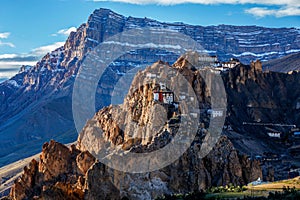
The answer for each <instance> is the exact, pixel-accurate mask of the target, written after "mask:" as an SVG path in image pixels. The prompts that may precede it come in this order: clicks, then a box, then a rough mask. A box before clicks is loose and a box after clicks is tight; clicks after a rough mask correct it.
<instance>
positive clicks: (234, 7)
mask: <svg viewBox="0 0 300 200" xmlns="http://www.w3.org/2000/svg"><path fill="white" fill-rule="evenodd" d="M186 2H187V3H186ZM220 2H223V3H220ZM0 4H1V5H0V69H1V68H2V69H3V68H12V67H13V68H19V65H21V64H33V63H34V62H35V61H36V59H37V58H40V57H41V56H42V55H44V54H45V53H46V52H47V51H50V50H54V48H56V47H58V46H60V45H62V44H63V42H64V41H65V40H66V38H67V35H68V33H69V32H70V31H71V30H74V29H75V28H76V27H78V26H79V25H80V24H82V23H84V22H86V21H87V19H88V16H89V15H90V14H91V13H92V12H93V11H94V10H95V9H97V8H100V7H104V8H109V9H112V10H113V11H115V12H118V13H120V14H122V15H125V16H135V17H148V18H153V19H157V20H160V21H166V22H178V21H180V22H185V23H189V24H198V25H203V26H207V25H218V24H232V25H258V26H266V27H296V28H300V1H299V0H285V2H284V3H280V2H279V1H278V0H265V1H263V0H222V1H221V0H177V1H174V0H152V1H150V0H108V1H105V0H1V2H0ZM22 58H23V59H22ZM20 61H22V62H20ZM24 61H26V62H24ZM6 71H7V70H6ZM2 76H3V74H2ZM0 79H1V71H0Z"/></svg>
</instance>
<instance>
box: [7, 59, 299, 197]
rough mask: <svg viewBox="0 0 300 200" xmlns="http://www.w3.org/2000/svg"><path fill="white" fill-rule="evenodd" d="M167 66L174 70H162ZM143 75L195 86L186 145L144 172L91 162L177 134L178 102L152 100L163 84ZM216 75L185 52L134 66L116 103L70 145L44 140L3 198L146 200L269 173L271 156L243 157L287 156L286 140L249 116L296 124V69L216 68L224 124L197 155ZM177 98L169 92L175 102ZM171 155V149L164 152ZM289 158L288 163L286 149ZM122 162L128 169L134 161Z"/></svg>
mask: <svg viewBox="0 0 300 200" xmlns="http://www.w3.org/2000/svg"><path fill="white" fill-rule="evenodd" d="M167 69H171V70H173V71H172V72H174V73H167V71H166V70H167ZM200 72H202V75H203V74H204V75H205V73H208V74H210V76H209V77H210V78H208V79H205V80H206V81H207V82H204V78H203V76H201V75H200V74H199V73H200ZM204 72H205V73H204ZM149 73H156V75H157V77H160V78H161V77H163V78H164V80H165V81H166V85H168V87H169V88H172V87H173V86H172V83H173V84H174V83H176V81H175V80H176V79H172V78H168V76H171V77H174V76H175V77H178V76H180V75H182V76H183V77H184V79H185V80H186V82H187V83H188V84H191V85H192V89H193V91H197V92H196V93H195V94H196V98H197V100H198V101H199V102H201V103H200V104H199V110H200V113H202V115H200V116H199V118H197V119H198V120H195V119H194V120H193V121H196V124H197V126H198V128H197V130H196V134H195V137H194V139H193V141H192V143H191V145H190V147H189V148H188V149H187V150H186V151H184V153H183V155H182V156H180V157H179V158H178V159H176V160H175V161H174V162H172V163H170V164H169V165H167V166H165V167H163V168H161V169H158V170H154V171H151V172H146V173H130V172H121V171H118V170H114V169H112V168H110V167H108V166H106V165H104V164H102V163H100V162H98V161H95V160H96V159H95V158H97V159H99V160H102V161H105V159H103V157H102V156H105V157H106V159H108V160H110V161H112V159H113V153H118V152H120V150H121V151H124V152H125V154H127V153H137V154H139V153H145V152H148V153H149V152H153V151H156V150H158V149H161V148H163V147H165V146H166V145H168V144H170V143H172V140H173V139H174V138H175V137H176V135H178V134H181V133H180V132H179V128H178V127H179V126H177V125H180V124H182V120H183V116H184V109H185V104H184V103H183V102H182V105H179V106H178V108H177V107H176V106H174V105H173V104H172V105H166V104H161V103H159V102H157V100H155V99H154V95H153V94H154V92H155V91H156V90H157V87H162V86H161V85H160V82H159V81H158V82H157V81H155V79H154V80H149V79H148V78H149V76H147V75H148V74H149ZM215 73H216V72H213V73H212V71H211V69H197V66H195V65H194V63H193V62H192V61H191V60H190V59H186V57H181V58H179V59H178V61H177V62H176V63H175V64H174V65H173V66H170V65H168V63H164V62H161V61H160V62H157V63H155V64H153V65H152V66H150V67H148V68H146V70H144V71H140V72H139V73H138V74H137V75H136V77H135V79H134V80H133V83H132V86H131V88H130V90H129V94H128V95H127V96H126V98H125V100H124V103H123V104H122V105H119V106H109V107H105V108H104V109H102V110H100V111H99V112H97V113H96V114H95V116H94V117H93V118H92V119H91V120H89V121H88V122H87V124H86V126H85V127H84V129H83V130H82V132H81V134H80V135H79V137H78V144H77V147H75V146H72V147H71V148H70V149H68V148H67V147H65V146H64V145H62V144H59V143H56V142H54V141H51V142H50V143H49V144H48V143H46V144H45V145H44V146H43V151H42V154H41V157H40V161H39V162H37V161H32V162H31V163H30V165H29V167H26V168H25V169H24V174H23V175H22V177H21V178H20V179H18V180H17V181H16V183H15V185H14V186H13V188H12V190H11V194H10V197H7V198H8V199H9V198H12V199H24V198H34V199H57V198H59V199H83V198H84V199H121V198H123V197H127V198H129V199H151V198H156V197H158V196H161V195H163V194H176V193H187V192H191V191H200V190H205V189H207V188H209V187H211V186H217V185H228V184H230V183H232V184H234V185H243V184H246V183H249V182H251V181H253V180H256V179H257V178H258V177H261V178H264V179H269V178H271V179H272V178H274V176H273V175H274V170H275V171H276V173H275V174H277V172H280V170H281V169H280V168H276V165H278V160H277V161H275V163H277V164H274V163H273V168H271V167H270V165H272V161H268V162H265V161H262V160H261V161H258V160H257V159H253V158H252V157H251V156H250V157H249V155H253V154H254V155H258V154H263V153H264V152H269V153H273V154H283V153H285V154H288V152H287V151H286V149H287V147H289V146H291V145H292V144H291V143H290V142H289V141H288V137H287V138H284V139H283V140H282V141H281V140H272V139H270V137H269V136H268V135H267V134H266V132H265V130H264V129H265V128H268V126H269V127H272V126H271V125H265V126H264V127H263V128H260V127H256V126H254V127H252V126H250V122H253V123H254V122H257V121H259V122H263V123H266V124H267V123H274V124H275V123H276V124H280V123H281V124H283V123H285V124H287V123H289V124H297V125H299V124H300V121H299V120H300V116H299V113H298V112H297V107H295V106H296V104H297V102H298V101H299V98H298V97H299V96H300V93H299V92H300V91H299V89H298V87H293V85H294V86H297V85H299V81H300V76H299V74H297V73H294V74H291V75H288V74H280V73H275V72H263V71H262V66H261V63H260V62H253V63H251V65H249V66H248V65H239V66H237V67H235V68H233V69H231V70H228V71H223V72H221V74H220V76H221V77H222V79H223V81H224V84H225V89H226V92H227V94H228V96H227V98H228V100H227V101H228V106H227V113H226V116H227V118H226V121H225V126H226V127H225V126H224V127H222V129H223V131H222V135H221V136H220V137H219V139H218V141H217V143H216V144H215V145H214V146H213V148H212V150H211V151H210V152H209V153H208V154H207V155H205V156H204V157H201V156H199V155H200V152H201V145H203V144H204V143H205V141H207V137H209V135H210V134H212V132H209V129H208V126H209V124H210V123H211V122H210V120H209V119H210V118H211V116H209V114H208V113H207V112H201V110H203V109H204V110H205V109H206V110H209V108H210V107H211V106H212V105H211V98H210V97H211V96H212V95H211V93H212V91H211V87H210V86H209V84H208V83H209V80H212V79H213V77H214V76H216V74H215ZM147 77H148V78H147ZM168 81H169V82H168ZM275 83H276V84H275ZM176 86H177V88H178V86H179V85H176ZM181 87H182V86H181ZM179 88H180V87H179ZM181 89H182V88H181ZM179 98H180V97H175V101H179ZM158 101H159V100H158ZM163 105H164V106H163ZM283 111H284V112H283ZM197 117H198V116H197ZM243 122H249V124H247V123H243ZM229 126H230V128H228V127H229ZM273 128H274V127H273ZM284 129H285V128H284V127H283V128H282V131H283V130H284ZM182 139H183V138H182ZM286 139H287V140H286ZM86 150H90V151H91V153H89V152H87V151H86ZM107 152H109V153H108V154H107ZM172 153H175V152H170V155H171V154H172ZM288 156H289V157H290V158H291V160H292V161H293V160H294V161H295V159H294V158H293V157H292V155H288ZM153 160H155V158H153ZM289 162H291V161H289ZM127 164H128V165H127V166H128V167H131V166H135V165H136V166H138V165H139V164H140V163H137V162H131V163H127ZM291 164H292V163H291ZM294 164H295V163H294ZM108 165H109V164H108ZM272 171H273V172H272ZM272 174H273V175H272ZM278 174H280V173H278Z"/></svg>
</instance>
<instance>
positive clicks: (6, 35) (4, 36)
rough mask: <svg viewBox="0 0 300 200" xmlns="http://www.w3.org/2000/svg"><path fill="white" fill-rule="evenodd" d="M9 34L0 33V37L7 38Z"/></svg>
mask: <svg viewBox="0 0 300 200" xmlns="http://www.w3.org/2000/svg"><path fill="white" fill-rule="evenodd" d="M9 35H10V33H9V32H5V33H0V39H6V38H8V36H9Z"/></svg>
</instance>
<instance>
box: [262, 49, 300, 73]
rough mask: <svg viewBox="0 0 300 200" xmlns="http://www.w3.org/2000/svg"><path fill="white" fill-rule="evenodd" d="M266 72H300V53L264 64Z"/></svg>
mask: <svg viewBox="0 0 300 200" xmlns="http://www.w3.org/2000/svg"><path fill="white" fill-rule="evenodd" d="M263 68H264V70H269V71H276V72H285V73H286V72H290V71H297V70H298V71H299V70H300V53H295V54H291V55H288V56H285V57H282V58H278V59H275V60H270V61H268V62H264V63H263Z"/></svg>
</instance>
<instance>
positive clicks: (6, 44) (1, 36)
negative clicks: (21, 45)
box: [0, 32, 15, 48]
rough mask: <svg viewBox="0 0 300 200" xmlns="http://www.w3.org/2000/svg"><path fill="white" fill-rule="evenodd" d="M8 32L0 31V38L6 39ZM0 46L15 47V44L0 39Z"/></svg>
mask: <svg viewBox="0 0 300 200" xmlns="http://www.w3.org/2000/svg"><path fill="white" fill-rule="evenodd" d="M9 35H10V33H9V32H5V33H0V39H7V38H8V37H9ZM0 46H9V47H12V48H13V47H15V45H14V44H13V43H11V42H2V41H1V40H0Z"/></svg>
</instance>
